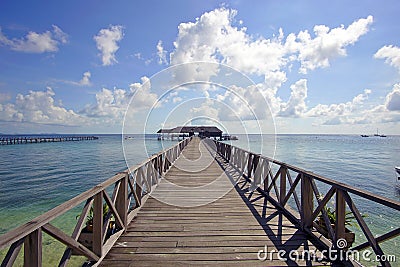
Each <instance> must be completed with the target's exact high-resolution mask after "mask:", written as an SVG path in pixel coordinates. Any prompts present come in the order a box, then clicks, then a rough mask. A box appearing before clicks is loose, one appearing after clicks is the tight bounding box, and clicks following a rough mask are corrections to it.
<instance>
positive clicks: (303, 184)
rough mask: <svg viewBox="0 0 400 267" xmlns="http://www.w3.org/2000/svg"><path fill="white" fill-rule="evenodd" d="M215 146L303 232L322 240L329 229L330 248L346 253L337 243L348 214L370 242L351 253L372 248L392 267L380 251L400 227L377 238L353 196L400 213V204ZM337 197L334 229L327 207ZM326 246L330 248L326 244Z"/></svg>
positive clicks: (266, 159)
mask: <svg viewBox="0 0 400 267" xmlns="http://www.w3.org/2000/svg"><path fill="white" fill-rule="evenodd" d="M214 142H215V145H216V149H217V152H218V154H219V155H221V156H222V157H223V158H224V159H225V160H226V161H227V162H229V163H230V165H231V166H233V167H234V168H235V169H237V170H238V171H240V172H241V174H242V176H243V177H244V178H245V179H246V181H247V182H248V183H250V185H251V189H252V190H256V191H258V192H259V193H260V194H262V195H263V196H264V197H266V198H267V199H268V200H269V201H270V202H271V203H273V204H274V205H275V206H276V207H278V208H280V209H281V210H282V211H283V212H284V213H285V215H287V217H288V218H289V219H291V220H292V221H293V222H294V223H295V224H296V225H297V226H298V227H299V228H300V229H302V230H303V231H305V232H307V233H309V234H310V235H313V236H314V237H316V238H317V239H318V238H320V236H321V235H317V234H318V233H320V232H322V229H321V227H326V229H327V232H328V236H329V238H330V239H331V241H330V242H329V246H333V247H334V248H335V249H337V250H341V249H346V248H341V247H338V243H337V242H338V240H340V239H343V238H345V232H346V230H347V229H346V226H345V220H346V213H348V212H351V214H352V216H354V218H355V220H356V222H357V224H358V226H359V227H360V229H361V230H362V232H363V234H364V236H365V237H366V239H367V241H366V242H364V243H362V244H360V245H357V246H356V247H352V248H351V249H352V250H353V251H356V250H357V251H358V250H363V249H366V248H368V247H371V248H372V250H373V251H374V253H375V254H376V255H377V256H378V257H379V260H380V263H381V264H382V266H391V265H390V262H389V261H387V260H382V259H387V257H382V256H383V255H384V252H383V250H382V248H381V247H380V243H381V242H384V241H386V240H389V239H392V238H394V237H396V236H399V235H400V227H397V228H394V229H390V230H388V231H387V232H386V233H385V234H382V235H380V236H378V237H375V236H374V235H373V234H372V232H371V230H370V228H369V227H368V225H367V223H366V222H365V220H364V218H363V217H364V216H363V215H362V214H361V213H360V211H359V209H358V208H357V206H356V204H355V202H354V201H353V199H352V197H351V195H350V194H353V195H356V196H358V197H361V198H363V199H368V200H370V201H373V202H376V203H379V204H381V205H383V206H386V207H388V208H391V209H393V210H396V211H400V202H398V201H395V200H392V199H388V198H385V197H382V196H378V195H375V194H373V193H370V192H367V191H365V190H361V189H359V188H355V187H353V186H350V185H347V184H344V183H341V182H338V181H335V180H332V179H328V178H326V177H324V176H322V175H318V174H315V173H313V172H310V171H306V170H303V169H301V168H298V167H295V166H293V165H290V164H286V163H283V162H280V161H278V160H275V159H272V158H269V157H266V156H263V155H260V154H255V153H253V152H251V151H248V150H245V149H242V148H239V147H236V146H233V145H230V144H228V143H223V142H220V141H216V140H214ZM273 165H276V168H277V169H278V170H277V171H276V172H275V173H273V170H272V166H273ZM292 177H294V179H293V178H292ZM316 181H318V182H320V183H323V184H325V185H326V186H328V187H330V188H329V189H328V191H327V193H326V194H325V195H322V194H320V192H319V189H318V186H317V184H316ZM296 189H297V191H299V193H300V194H298V192H297V191H296ZM334 196H335V216H336V221H335V224H334V225H331V222H330V220H329V218H328V214H327V206H328V205H329V201H330V200H331V199H332V198H333V197H334ZM291 198H292V199H293V200H294V203H295V205H296V208H297V211H296V210H293V207H290V208H286V206H287V205H288V202H289V199H291ZM346 206H347V208H346ZM347 216H348V215H347ZM317 217H319V218H318V220H320V219H321V220H322V222H321V223H322V225H320V224H317V223H316V219H317ZM316 231H317V233H316ZM324 245H325V246H328V244H326V243H325V244H324Z"/></svg>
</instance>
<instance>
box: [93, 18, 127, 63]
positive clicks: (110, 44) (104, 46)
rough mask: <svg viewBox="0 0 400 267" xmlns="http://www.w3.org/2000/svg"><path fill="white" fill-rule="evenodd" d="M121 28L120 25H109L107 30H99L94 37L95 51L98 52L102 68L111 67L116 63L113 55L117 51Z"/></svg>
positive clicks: (121, 34) (120, 38) (121, 33)
mask: <svg viewBox="0 0 400 267" xmlns="http://www.w3.org/2000/svg"><path fill="white" fill-rule="evenodd" d="M122 30H123V27H122V26H121V25H111V26H110V27H109V28H106V29H101V30H100V31H99V33H98V34H97V35H96V36H94V37H93V38H94V40H95V41H96V45H97V49H98V50H99V51H100V53H101V54H100V56H101V59H102V62H103V66H108V65H112V64H114V63H117V62H118V61H117V59H116V58H115V53H116V52H117V51H118V49H119V46H118V42H119V41H121V40H122V38H123V36H124V34H123V31H122Z"/></svg>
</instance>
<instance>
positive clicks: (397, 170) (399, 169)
mask: <svg viewBox="0 0 400 267" xmlns="http://www.w3.org/2000/svg"><path fill="white" fill-rule="evenodd" d="M394 169H395V170H396V172H397V174H398V175H400V167H394Z"/></svg>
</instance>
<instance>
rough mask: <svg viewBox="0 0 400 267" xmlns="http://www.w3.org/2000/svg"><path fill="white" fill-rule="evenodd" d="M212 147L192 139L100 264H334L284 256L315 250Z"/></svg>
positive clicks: (305, 236) (303, 235) (299, 232)
mask: <svg viewBox="0 0 400 267" xmlns="http://www.w3.org/2000/svg"><path fill="white" fill-rule="evenodd" d="M210 151H212V150H209V149H207V146H206V145H205V144H204V143H203V142H201V141H200V139H199V138H194V139H193V140H192V141H191V142H190V143H189V145H188V146H187V147H186V148H185V149H184V150H183V153H182V155H181V156H180V157H179V158H178V159H177V160H176V161H175V163H174V165H173V166H172V167H171V169H170V170H169V171H168V172H167V174H166V175H165V178H164V179H162V180H161V182H160V183H159V185H158V186H157V187H156V189H155V190H154V191H153V192H152V194H151V196H150V197H149V198H148V199H147V201H146V202H145V203H142V207H141V209H140V210H139V211H138V214H137V216H136V217H135V218H134V219H133V220H132V222H131V223H130V224H129V226H128V227H127V231H126V232H125V233H124V234H123V235H122V236H120V238H119V239H118V241H117V242H116V243H115V245H114V247H113V248H112V249H111V250H110V251H109V252H108V254H107V255H106V256H105V258H104V260H103V261H102V262H101V263H100V266H189V265H203V266H204V265H206V266H209V265H220V266H322V265H325V264H327V263H326V262H311V261H304V260H298V261H291V260H288V261H282V260H279V259H278V255H277V251H278V250H285V251H290V250H297V251H298V252H299V253H301V252H302V251H304V250H316V248H315V247H314V245H313V244H312V243H311V242H310V241H309V240H308V239H307V235H305V234H304V233H302V232H301V231H299V230H298V229H297V228H296V227H295V226H294V225H293V224H292V223H291V222H290V221H289V220H288V219H287V218H286V217H285V216H284V215H283V213H281V212H280V211H279V210H277V209H276V208H274V206H273V205H272V204H271V203H267V202H266V200H265V198H264V197H261V196H260V195H259V194H258V193H257V192H254V193H252V192H251V191H250V190H249V185H248V184H247V183H246V182H245V181H244V180H242V176H241V174H240V173H239V172H238V171H236V170H235V169H234V168H232V167H231V166H230V165H229V164H227V163H226V162H225V161H224V160H223V159H222V158H221V157H220V156H215V155H213V154H212V153H211V152H210ZM174 185H179V186H180V187H177V186H174ZM167 203H168V204H167ZM265 246H267V249H268V252H271V253H268V257H267V259H266V260H265V261H260V260H259V259H258V258H257V253H258V251H259V250H264V249H265ZM273 251H275V252H273ZM264 255H265V254H264V253H262V254H261V256H264ZM270 255H272V260H271V259H270V257H269V256H270Z"/></svg>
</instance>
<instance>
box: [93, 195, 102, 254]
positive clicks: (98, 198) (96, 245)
mask: <svg viewBox="0 0 400 267" xmlns="http://www.w3.org/2000/svg"><path fill="white" fill-rule="evenodd" d="M93 199H94V202H93V252H94V253H95V254H96V255H97V256H99V257H101V256H102V255H103V192H102V191H101V192H99V193H98V194H96V195H95V196H94V198H93Z"/></svg>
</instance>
